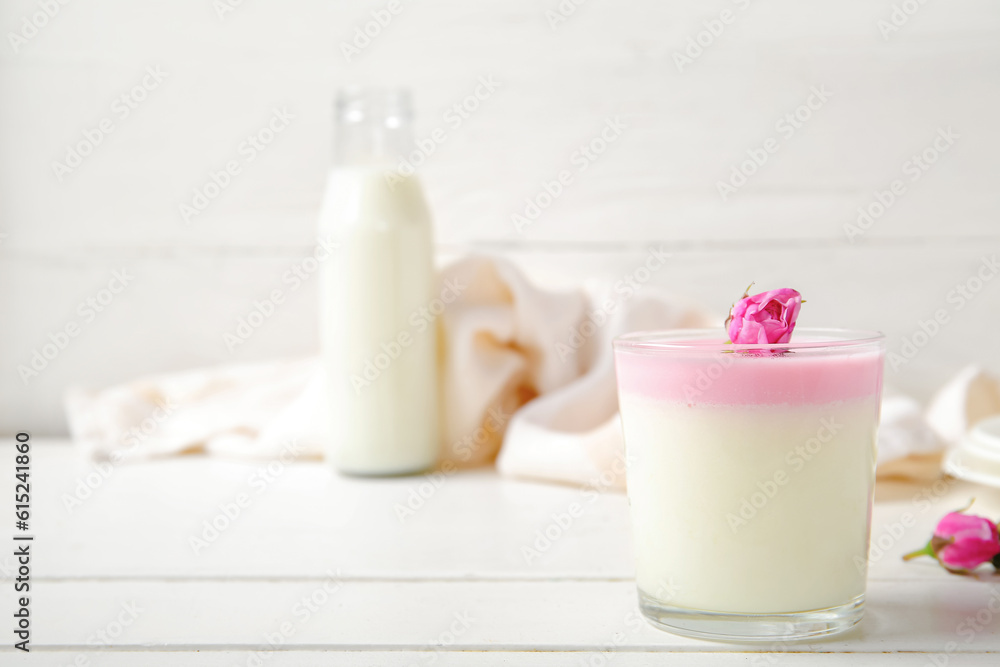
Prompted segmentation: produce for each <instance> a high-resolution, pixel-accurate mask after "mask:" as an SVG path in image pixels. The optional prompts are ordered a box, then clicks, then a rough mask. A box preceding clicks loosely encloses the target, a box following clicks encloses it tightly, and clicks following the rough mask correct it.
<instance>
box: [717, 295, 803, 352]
mask: <svg viewBox="0 0 1000 667" xmlns="http://www.w3.org/2000/svg"><path fill="white" fill-rule="evenodd" d="M751 287H752V285H751ZM747 290H748V291H749V288H747ZM801 306H802V295H801V294H799V293H798V292H797V291H796V290H793V289H789V288H787V287H784V288H782V289H775V290H770V291H768V292H761V293H760V294H754V295H753V296H750V295H749V294H744V295H743V298H742V299H740V300H739V301H738V302H736V304H735V305H733V309H732V310H731V311H730V313H729V319H727V320H726V329H728V331H729V340H730V342H732V343H736V344H750V345H754V344H757V345H760V344H768V343H772V344H773V343H787V342H788V341H789V339H791V337H792V331H793V330H794V329H795V320H796V318H798V316H799V308H801Z"/></svg>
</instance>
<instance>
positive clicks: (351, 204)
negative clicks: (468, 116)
mask: <svg viewBox="0 0 1000 667" xmlns="http://www.w3.org/2000/svg"><path fill="white" fill-rule="evenodd" d="M335 115H336V118H335V135H334V164H333V168H332V169H331V171H330V175H329V179H328V181H327V186H326V194H325V198H324V202H323V209H322V212H321V214H320V222H319V228H320V234H321V236H322V237H324V238H332V239H333V240H334V241H335V242H336V244H337V245H336V253H335V255H334V257H333V258H332V259H330V260H328V261H327V262H326V263H325V265H324V266H323V277H322V286H321V288H320V328H321V347H322V354H323V364H324V367H325V371H326V375H327V384H328V400H329V407H330V409H329V414H330V422H331V429H330V441H329V443H328V450H327V455H328V457H329V459H330V461H331V462H332V463H333V465H334V466H335V467H336V468H337V469H338V470H340V471H341V472H344V473H348V474H355V475H397V474H405V473H414V472H419V471H422V470H426V469H428V468H430V467H432V466H433V465H434V464H435V462H436V461H437V458H438V453H439V449H440V444H441V443H440V431H439V428H440V426H439V393H438V364H437V334H436V329H435V326H434V324H433V323H428V322H427V321H426V319H425V318H421V317H420V316H419V313H420V309H421V308H426V306H427V304H428V303H429V302H430V301H431V300H432V299H433V291H434V285H435V276H434V260H433V238H432V230H431V219H430V213H429V212H428V208H427V204H426V202H425V200H424V194H423V190H422V188H421V186H420V183H419V181H418V180H417V179H416V177H415V176H413V175H408V176H407V175H402V174H400V173H399V172H397V171H395V169H394V167H395V165H396V164H397V163H398V162H399V158H400V156H403V155H406V154H408V153H409V152H410V151H411V150H412V145H411V144H412V136H411V130H410V120H411V117H412V112H411V108H410V97H409V94H408V93H407V92H406V91H400V90H366V89H352V90H344V91H341V92H340V93H338V95H337V99H336V111H335Z"/></svg>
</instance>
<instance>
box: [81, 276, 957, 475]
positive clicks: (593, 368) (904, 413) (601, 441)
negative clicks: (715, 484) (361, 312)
mask: <svg viewBox="0 0 1000 667" xmlns="http://www.w3.org/2000/svg"><path fill="white" fill-rule="evenodd" d="M441 281H442V284H443V283H444V281H451V284H452V285H454V286H457V287H458V288H459V289H458V290H456V291H460V295H459V298H458V299H457V300H456V301H455V302H453V303H452V304H451V305H449V306H448V307H447V309H446V310H445V312H444V314H443V315H442V316H441V318H440V324H441V327H440V330H441V335H442V339H443V350H444V354H443V362H442V378H443V379H442V382H443V396H444V401H445V413H446V415H447V416H446V419H445V423H444V438H445V439H444V450H443V458H444V459H449V460H453V461H455V462H456V463H457V464H458V465H460V466H473V465H479V464H484V463H487V462H490V461H493V460H494V459H496V462H497V467H498V469H499V470H500V472H501V473H503V474H507V475H514V476H520V477H532V478H537V479H545V480H553V481H559V482H567V483H574V484H584V485H587V484H589V485H594V484H599V485H600V486H606V485H607V483H606V480H605V481H598V480H599V478H600V476H601V475H602V473H605V472H607V471H609V470H611V469H612V467H613V464H614V463H615V461H616V459H621V458H622V456H623V454H622V452H623V445H622V439H621V431H620V426H619V421H618V414H617V400H616V394H615V381H614V364H613V358H612V350H611V344H610V341H611V339H612V338H613V337H614V336H616V335H618V334H619V333H622V332H625V331H634V330H640V329H661V328H675V327H702V326H713V325H717V324H718V323H719V322H721V319H720V318H718V317H709V316H707V315H706V314H705V313H704V312H703V311H701V310H700V309H698V308H695V307H692V306H690V305H687V304H685V303H684V302H683V301H681V300H679V299H666V298H663V297H662V296H658V295H656V294H654V293H653V292H654V289H653V288H652V287H648V286H646V287H642V286H641V285H640V289H638V290H637V291H632V292H630V291H628V290H622V289H621V286H620V285H619V286H618V287H619V289H617V290H616V289H612V288H611V287H610V286H604V288H603V289H597V290H591V293H590V294H589V295H588V294H585V293H584V292H583V291H565V292H553V291H547V290H543V289H541V288H539V287H537V286H535V285H532V284H531V283H529V282H528V281H527V280H526V278H525V277H524V276H523V275H522V274H521V273H520V272H519V271H518V270H517V269H516V268H515V267H514V266H513V265H511V264H510V263H508V262H506V261H503V260H500V259H496V258H486V257H471V258H468V259H465V260H463V261H460V262H458V263H456V264H453V265H451V266H449V267H447V268H446V269H444V271H443V272H442V275H441ZM324 409H325V408H324V387H323V377H322V372H321V368H320V364H319V360H318V359H316V358H310V359H302V360H296V361H275V362H269V363H257V364H245V365H236V366H226V367H218V368H209V369H202V370H193V371H188V372H181V373H171V374H164V375H157V376H151V377H147V378H142V379H138V380H134V381H132V382H129V383H126V384H123V385H119V386H115V387H111V388H108V389H103V390H98V391H87V390H75V391H72V392H70V394H69V396H68V399H67V411H68V417H69V423H70V430H71V433H72V435H73V438H74V440H75V441H76V442H77V443H78V444H79V445H80V446H81V447H82V448H84V449H85V450H86V451H87V452H88V453H89V454H90V455H92V456H94V457H97V458H111V459H113V460H121V459H128V458H146V457H156V456H166V455H172V454H179V453H187V452H206V453H208V454H213V455H224V456H235V457H264V458H267V457H273V456H277V455H278V454H279V453H280V452H281V451H282V449H283V447H287V445H288V443H291V442H294V443H295V445H296V450H297V451H300V452H301V455H303V456H312V457H317V458H318V457H321V456H322V453H323V441H324V423H325V413H324ZM941 409H942V410H945V408H941ZM949 410H951V409H949ZM501 443H502V449H501ZM879 445H880V451H879V461H880V464H881V463H883V462H886V461H890V460H893V459H900V458H902V457H906V456H908V455H910V454H914V453H918V454H919V453H926V452H932V451H936V450H938V449H940V447H941V438H940V437H939V436H937V435H936V434H935V433H934V431H932V430H931V429H930V428H929V426H928V424H927V422H926V421H925V420H924V417H923V414H922V411H921V409H920V406H919V405H918V404H917V403H916V402H915V401H913V400H912V399H909V398H907V397H905V396H898V395H893V394H888V393H887V396H886V398H885V400H884V402H883V423H882V427H881V430H880V436H879ZM498 454H499V456H498ZM608 478H610V479H611V484H612V485H614V486H621V483H622V481H623V480H621V476H620V475H609V476H608Z"/></svg>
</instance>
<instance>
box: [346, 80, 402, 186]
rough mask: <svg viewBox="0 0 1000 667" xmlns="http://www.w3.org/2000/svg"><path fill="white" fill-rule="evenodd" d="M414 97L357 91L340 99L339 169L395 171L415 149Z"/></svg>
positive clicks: (388, 91) (395, 93) (391, 91)
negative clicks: (411, 99)
mask: <svg viewBox="0 0 1000 667" xmlns="http://www.w3.org/2000/svg"><path fill="white" fill-rule="evenodd" d="M411 118H412V112H411V110H410V96H409V93H407V92H406V91H404V90H366V89H354V90H344V91H340V92H339V93H338V95H337V100H336V110H335V122H334V144H333V164H334V166H335V167H347V166H379V167H395V166H396V164H398V162H399V161H400V159H402V158H403V157H404V156H405V155H407V154H408V153H409V152H410V151H411V150H412V146H413V133H412V129H411Z"/></svg>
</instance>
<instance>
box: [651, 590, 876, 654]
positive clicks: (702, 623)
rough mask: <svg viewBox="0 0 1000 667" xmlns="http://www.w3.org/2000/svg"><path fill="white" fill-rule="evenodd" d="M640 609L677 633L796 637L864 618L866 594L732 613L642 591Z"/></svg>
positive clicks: (741, 637)
mask: <svg viewBox="0 0 1000 667" xmlns="http://www.w3.org/2000/svg"><path fill="white" fill-rule="evenodd" d="M639 609H640V610H641V611H642V615H643V616H645V617H646V620H647V621H649V622H650V623H651V624H652V625H654V626H655V627H657V628H659V629H660V630H666V631H667V632H672V633H674V634H676V635H683V636H685V637H697V638H699V639H715V640H718V641H735V642H767V641H794V640H798V639H810V638H813V637H822V636H824V635H832V634H836V633H838V632H844V631H845V630H849V629H850V628H853V627H854V626H855V625H857V624H858V623H859V622H861V617H862V616H864V613H865V596H864V595H859V596H858V597H856V598H855V599H854V600H852V601H851V602H849V603H847V604H844V605H840V606H839V607H830V608H829V609H815V610H812V611H800V612H795V613H791V614H733V613H725V612H717V611H697V610H695V609H684V608H682V607H674V606H671V605H669V604H664V603H661V602H658V601H656V600H655V599H653V598H651V597H649V596H648V595H646V594H645V593H643V592H642V591H639Z"/></svg>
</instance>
